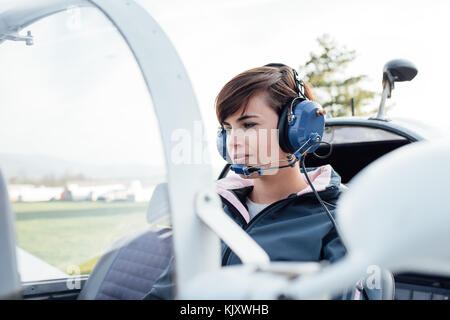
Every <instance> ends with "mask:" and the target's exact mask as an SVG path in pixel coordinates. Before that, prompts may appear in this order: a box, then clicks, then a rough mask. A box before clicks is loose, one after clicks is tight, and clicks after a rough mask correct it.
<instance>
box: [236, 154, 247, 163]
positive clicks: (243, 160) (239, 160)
mask: <svg viewBox="0 0 450 320" xmlns="http://www.w3.org/2000/svg"><path fill="white" fill-rule="evenodd" d="M249 158H250V156H249V155H236V156H234V157H233V162H234V163H236V164H240V163H241V164H243V163H247V162H248V159H249Z"/></svg>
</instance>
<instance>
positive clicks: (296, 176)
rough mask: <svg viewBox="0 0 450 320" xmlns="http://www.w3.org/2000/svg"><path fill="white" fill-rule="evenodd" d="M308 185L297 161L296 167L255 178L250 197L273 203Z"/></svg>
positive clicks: (257, 201)
mask: <svg viewBox="0 0 450 320" xmlns="http://www.w3.org/2000/svg"><path fill="white" fill-rule="evenodd" d="M306 187H308V183H307V182H306V181H305V180H304V179H303V177H302V174H301V173H300V170H299V167H298V163H297V164H296V165H295V166H294V167H287V168H282V169H278V172H277V173H276V174H272V175H270V174H268V175H263V176H261V177H259V178H257V179H254V186H253V190H252V192H251V193H250V194H249V198H250V200H252V201H253V202H256V203H273V202H275V201H278V200H281V199H284V198H287V197H288V196H289V195H291V194H293V193H297V192H299V191H300V190H303V189H305V188H306Z"/></svg>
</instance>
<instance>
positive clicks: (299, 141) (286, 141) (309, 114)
mask: <svg viewBox="0 0 450 320" xmlns="http://www.w3.org/2000/svg"><path fill="white" fill-rule="evenodd" d="M265 67H276V68H281V67H286V65H284V64H281V63H269V64H266V65H265ZM291 70H292V72H293V74H294V79H295V85H296V91H297V97H295V98H293V99H290V100H289V101H288V103H286V104H285V105H284V106H283V108H282V110H281V114H280V118H279V120H278V130H279V144H280V147H281V149H282V150H283V151H284V152H286V153H289V154H292V155H293V156H295V158H294V160H293V161H291V162H290V163H289V164H288V165H286V166H280V167H277V168H283V167H287V166H293V165H294V164H295V163H296V162H297V161H298V160H300V158H301V157H302V156H303V155H304V154H305V153H306V152H314V151H315V150H316V149H317V148H318V147H319V144H320V142H321V141H322V137H323V132H324V128H325V118H324V116H323V115H319V116H317V109H320V108H321V107H320V105H319V104H317V103H316V102H314V101H311V100H309V99H308V98H307V97H306V95H305V94H304V85H303V80H301V79H300V78H299V76H298V74H297V71H295V69H292V68H291ZM226 141H227V136H226V130H225V129H224V128H223V127H222V126H220V127H219V131H218V134H217V150H218V151H219V153H220V155H221V156H222V158H224V159H225V160H226V161H227V162H228V163H232V161H231V158H230V156H229V154H228V152H227V146H226ZM288 159H289V158H288ZM291 159H292V158H291ZM230 169H231V170H233V171H234V172H236V173H238V174H245V175H246V176H249V175H250V174H251V173H252V172H255V171H257V172H258V173H259V174H260V175H262V174H263V173H262V172H263V170H264V169H263V168H260V167H254V166H252V167H250V166H246V165H243V164H233V165H231V167H230ZM267 169H270V168H267Z"/></svg>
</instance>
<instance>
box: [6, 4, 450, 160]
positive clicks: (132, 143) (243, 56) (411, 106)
mask: <svg viewBox="0 0 450 320" xmlns="http://www.w3.org/2000/svg"><path fill="white" fill-rule="evenodd" d="M138 2H139V3H140V4H141V5H143V6H144V7H145V8H146V9H147V10H148V11H149V12H150V14H151V15H152V16H153V17H154V18H155V19H156V21H157V22H158V23H159V24H160V25H161V27H162V28H163V30H164V31H165V32H166V34H167V35H168V37H169V38H170V39H171V41H172V43H173V44H174V46H175V47H176V49H177V50H178V53H179V55H180V57H181V58H182V60H183V63H184V65H185V67H186V69H187V71H188V74H189V76H190V78H191V81H192V84H193V87H194V90H195V93H196V95H197V98H198V101H199V106H200V108H201V112H202V116H203V119H204V120H205V121H206V130H207V131H206V135H207V136H208V138H209V141H210V146H211V157H212V159H213V160H215V161H218V159H219V157H218V155H217V154H216V151H215V146H214V144H215V134H216V128H217V125H218V123H217V120H216V118H215V110H214V98H215V97H216V95H217V93H218V92H219V90H220V89H221V87H222V86H223V85H224V84H225V83H226V82H227V81H228V80H230V79H231V78H232V77H233V76H234V75H236V74H238V73H240V72H242V71H244V70H246V69H249V68H252V67H256V66H260V65H263V64H266V63H269V62H282V63H285V64H289V65H291V66H293V67H296V68H297V67H298V66H299V65H301V64H302V63H304V62H305V61H306V60H307V58H308V56H309V53H310V52H311V51H315V50H317V44H316V42H315V39H316V38H317V37H318V36H320V35H322V34H324V33H328V34H330V35H331V36H332V37H333V38H334V39H335V40H336V41H337V42H338V43H339V44H341V45H345V46H346V47H347V48H349V49H355V50H356V52H357V59H356V61H355V62H354V63H353V64H352V66H351V68H350V69H349V74H355V75H356V74H367V75H368V76H369V81H368V82H367V83H366V84H365V86H366V88H367V89H370V90H374V91H376V92H378V93H381V76H382V68H383V65H384V64H385V63H386V62H387V61H388V60H391V59H395V58H404V59H408V60H410V61H412V62H413V63H414V64H415V65H416V66H417V67H418V69H419V73H418V75H417V77H416V78H415V79H414V80H413V81H412V82H408V83H398V84H396V88H395V90H394V92H393V94H392V101H391V102H390V103H392V102H394V103H395V106H394V108H393V109H392V110H391V111H390V113H389V114H388V116H392V117H395V116H405V117H410V118H414V119H419V120H423V121H425V122H427V123H431V124H433V125H435V126H448V119H449V115H450V105H449V103H448V99H447V91H448V89H447V82H448V81H447V79H448V74H449V73H450V62H449V61H448V60H447V59H448V52H449V49H450V45H449V41H448V30H450V19H448V17H449V14H450V1H448V0H442V1H439V0H432V1H411V0H409V1H398V0H397V1H385V0H382V1H381V0H378V1H370V2H369V1H350V0H346V1H345V0H341V1H332V0H315V1H288V0H278V1H261V0H260V1H256V0H228V1H213V0H208V1H206V0H195V1H173V0H172V1H170V0H165V1H154V0H152V1H150V0H140V1H138ZM0 11H1V9H0ZM77 14H78V13H77ZM28 29H30V30H31V31H32V32H33V35H34V36H35V45H34V46H31V47H26V46H25V45H24V44H23V43H13V42H6V43H3V44H1V45H0V70H1V73H0V150H1V151H3V152H5V151H6V152H16V153H28V154H45V155H54V156H59V157H61V158H64V159H66V160H75V161H82V162H88V163H97V164H102V163H105V164H106V163H108V164H109V163H142V164H143V163H149V162H150V163H153V164H158V163H162V158H161V157H160V156H158V155H156V154H157V153H155V152H154V151H153V150H155V148H156V149H158V148H160V144H159V142H158V141H157V140H158V139H155V137H157V134H158V131H157V126H156V121H155V119H154V116H153V114H152V111H151V108H150V107H151V101H150V99H149V97H148V94H147V92H146V88H145V86H144V83H143V81H142V78H141V76H140V74H139V71H138V69H137V67H136V64H135V62H134V61H133V57H132V55H131V54H130V53H129V51H128V49H127V47H126V46H125V44H124V42H123V41H122V39H121V38H120V36H119V34H118V33H117V32H116V31H115V30H114V28H113V27H112V26H111V25H110V24H109V23H108V21H107V20H106V19H105V18H104V17H102V15H101V14H99V13H98V12H95V11H94V10H92V9H91V10H89V9H82V10H81V11H80V12H79V16H78V17H76V18H74V14H73V12H72V13H70V12H69V13H67V12H66V13H62V14H59V15H55V16H53V17H49V18H46V19H45V20H42V21H40V22H37V23H36V24H34V25H32V26H30V27H29V28H27V30H28ZM378 104H379V100H378V99H377V100H375V101H374V102H373V105H374V106H378ZM13 106H14V107H13ZM149 137H153V139H152V138H150V139H149ZM118 150H120V151H118ZM158 150H159V149H158Z"/></svg>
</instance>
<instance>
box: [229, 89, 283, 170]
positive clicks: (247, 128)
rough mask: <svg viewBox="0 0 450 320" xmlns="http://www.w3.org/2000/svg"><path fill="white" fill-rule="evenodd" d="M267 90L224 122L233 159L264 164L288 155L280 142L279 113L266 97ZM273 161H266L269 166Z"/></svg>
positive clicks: (235, 161) (259, 164)
mask: <svg viewBox="0 0 450 320" xmlns="http://www.w3.org/2000/svg"><path fill="white" fill-rule="evenodd" d="M265 97H266V93H264V92H262V93H259V94H256V95H254V96H253V97H252V98H251V99H250V100H249V102H248V105H247V108H246V110H245V113H243V111H244V107H241V108H240V109H239V110H238V111H237V112H236V113H235V114H233V115H231V116H229V117H228V118H226V119H225V121H224V122H223V127H224V129H225V130H226V131H227V150H228V154H229V155H230V157H231V159H232V161H233V163H235V164H247V165H254V166H256V165H257V166H263V165H265V164H268V163H271V162H275V163H274V166H277V165H278V162H277V161H278V160H280V159H286V157H287V154H286V153H285V152H283V151H282V150H281V148H280V146H279V142H278V130H277V126H278V114H277V113H276V112H275V110H273V109H272V108H271V107H270V106H269V105H268V104H267V101H266V98H265ZM269 166H270V165H265V167H269Z"/></svg>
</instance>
